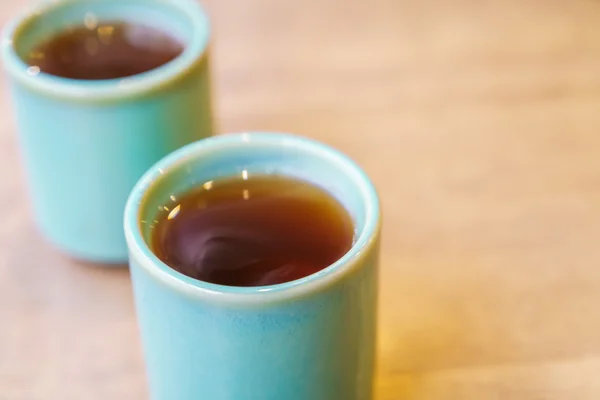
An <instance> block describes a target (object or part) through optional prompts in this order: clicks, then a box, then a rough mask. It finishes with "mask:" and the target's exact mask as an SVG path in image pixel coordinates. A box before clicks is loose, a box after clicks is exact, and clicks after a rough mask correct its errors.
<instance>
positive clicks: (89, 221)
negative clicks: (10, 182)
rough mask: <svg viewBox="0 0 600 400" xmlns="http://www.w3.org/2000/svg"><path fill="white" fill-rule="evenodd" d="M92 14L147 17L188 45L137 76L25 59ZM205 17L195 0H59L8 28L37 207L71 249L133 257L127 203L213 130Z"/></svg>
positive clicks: (48, 228)
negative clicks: (92, 75) (156, 169)
mask: <svg viewBox="0 0 600 400" xmlns="http://www.w3.org/2000/svg"><path fill="white" fill-rule="evenodd" d="M93 21H123V22H131V23H138V24H151V26H152V27H155V28H158V29H161V30H163V31H164V32H167V33H170V34H171V35H173V36H174V37H176V38H178V39H179V40H181V41H182V42H183V43H184V44H185V50H184V52H183V53H182V54H181V55H180V56H179V57H178V58H176V59H175V60H173V61H171V62H170V63H167V64H164V65H163V66H161V67H159V68H157V69H155V70H152V71H149V72H146V73H143V74H139V75H136V76H132V77H127V78H123V79H109V80H100V81H88V80H73V79H66V78H60V77H56V76H51V75H47V74H44V73H43V72H42V73H40V72H39V69H37V70H36V68H34V67H31V68H28V66H27V65H26V64H25V63H24V62H23V60H22V58H23V57H24V56H25V55H26V54H28V53H29V52H30V51H31V50H32V48H33V47H34V46H36V45H38V44H39V43H40V42H41V41H43V40H45V39H48V37H50V36H52V35H53V34H55V33H57V32H59V31H61V30H63V29H65V28H66V27H69V26H73V25H81V24H84V22H85V23H88V24H89V23H94V22H93ZM208 37H209V26H208V20H207V17H206V15H205V14H204V12H203V11H202V9H201V8H200V7H199V6H198V4H197V3H196V2H195V1H194V0H54V1H47V2H44V3H40V4H39V5H37V6H35V7H34V8H33V9H32V10H30V11H27V12H25V13H24V14H23V15H21V16H19V17H17V18H16V19H15V20H14V21H13V22H11V23H10V24H9V25H8V26H7V27H6V28H5V30H4V34H3V40H2V55H3V58H4V63H5V67H6V70H7V72H8V75H9V78H10V83H11V92H12V100H13V103H14V109H15V112H16V122H17V126H18V131H19V139H20V146H21V150H22V157H23V160H24V164H25V169H26V174H27V177H28V181H29V189H30V194H31V197H32V205H33V210H34V215H35V218H36V220H37V223H38V225H39V227H40V229H41V231H42V232H43V233H44V234H45V236H46V237H47V238H48V239H49V240H50V241H51V242H52V243H54V244H55V245H56V246H57V247H58V248H60V249H62V250H63V251H65V252H66V253H68V254H70V255H71V256H73V257H75V258H79V259H82V260H86V261H92V262H102V263H122V262H125V261H126V260H127V246H126V243H125V238H124V236H123V210H124V207H125V203H126V201H127V196H128V195H129V192H130V191H131V189H132V187H133V185H134V184H135V183H136V181H137V180H138V179H139V178H140V177H141V176H142V174H143V173H144V172H145V171H146V170H147V169H148V168H149V167H150V166H151V165H152V164H154V163H155V162H157V161H158V160H159V159H161V158H162V157H164V156H165V155H166V154H168V153H170V152H172V151H173V150H175V149H177V148H179V147H181V146H183V145H186V144H188V143H190V142H193V141H196V140H198V139H200V138H203V137H206V136H209V135H210V134H211V133H212V122H211V110H210V93H209V92H210V90H209V71H208V61H207V45H208Z"/></svg>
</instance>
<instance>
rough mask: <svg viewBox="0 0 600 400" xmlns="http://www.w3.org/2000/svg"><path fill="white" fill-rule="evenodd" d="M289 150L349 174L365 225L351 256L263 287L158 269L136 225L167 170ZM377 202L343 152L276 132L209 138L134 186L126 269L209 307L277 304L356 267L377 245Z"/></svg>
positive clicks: (360, 172) (129, 209) (325, 284)
mask: <svg viewBox="0 0 600 400" xmlns="http://www.w3.org/2000/svg"><path fill="white" fill-rule="evenodd" d="M248 143H253V144H257V145H260V146H267V147H268V146H272V147H276V146H292V147H297V148H301V149H302V150H304V151H306V152H307V153H309V154H314V155H315V156H316V157H321V158H326V159H327V160H328V161H329V162H332V163H335V164H336V165H337V166H339V167H341V168H342V170H343V171H344V172H345V173H348V174H351V176H352V178H353V181H354V182H355V184H356V187H357V191H358V192H359V193H360V195H361V197H362V201H363V202H364V205H365V210H366V212H365V214H366V215H365V220H364V225H363V227H362V229H361V231H360V234H359V236H358V238H357V239H356V241H355V243H354V244H353V245H352V247H351V248H350V250H349V251H348V252H347V253H346V254H345V255H344V256H342V257H341V258H340V259H338V260H337V261H336V262H334V263H333V264H331V265H329V266H328V267H326V268H324V269H322V270H321V271H319V272H316V273H314V274H311V275H308V276H306V277H303V278H300V279H297V280H294V281H290V282H285V283H281V284H276V285H268V286H252V287H237V286H226V285H218V284H213V283H208V282H204V281H200V280H197V279H194V278H190V277H188V276H186V275H184V274H181V273H180V272H177V271H175V270H174V269H172V268H170V267H169V266H167V265H166V264H165V263H163V262H162V261H161V260H160V259H159V258H158V257H157V256H156V255H154V253H153V252H152V251H151V249H150V248H149V246H148V244H147V243H146V241H145V240H144V238H143V236H142V233H141V229H140V223H139V213H140V211H141V207H142V205H143V203H144V199H145V195H146V193H147V192H148V190H150V189H151V188H152V187H153V185H154V184H155V183H156V182H157V181H158V180H159V179H160V178H161V177H162V176H163V175H164V174H166V173H168V171H169V170H174V169H178V168H180V167H181V166H182V165H184V164H186V163H187V162H188V161H189V160H192V159H197V158H198V157H202V156H203V155H204V154H211V153H214V152H216V151H228V150H233V149H236V148H239V147H240V146H244V145H247V144H248ZM379 207H380V206H379V198H378V195H377V192H376V189H375V187H374V185H373V183H372V182H371V180H370V179H369V177H368V176H367V174H366V173H365V172H364V171H363V169H362V168H361V167H360V166H359V165H358V164H356V162H355V161H353V160H352V159H350V158H349V157H348V156H346V155H345V154H343V153H342V152H340V151H338V150H336V149H334V148H332V147H330V146H328V145H326V144H323V143H321V142H318V141H315V140H313V139H309V138H305V137H301V136H297V135H292V134H287V133H279V132H252V133H248V132H241V133H230V134H223V135H217V136H213V137H210V138H207V139H202V140H199V141H196V142H193V143H191V144H188V145H186V146H184V147H182V148H180V149H178V150H175V151H174V152H173V153H171V154H169V155H167V156H166V157H164V158H163V159H162V160H160V161H158V162H157V163H156V164H154V165H153V166H152V167H151V168H150V169H149V170H148V171H147V172H146V173H145V174H144V175H143V176H142V178H140V180H139V181H138V182H137V184H136V185H135V186H134V188H133V190H132V191H131V194H130V196H129V198H128V200H127V205H126V207H125V213H124V230H125V237H126V241H127V244H128V247H129V256H130V263H131V262H132V261H133V260H136V262H137V265H139V266H140V267H141V268H143V269H144V270H146V272H147V273H148V274H150V275H151V276H152V277H153V278H155V279H156V280H158V281H159V282H161V283H163V284H166V285H168V286H170V287H171V288H174V289H175V290H176V291H178V292H180V293H184V294H186V295H188V296H191V297H194V298H204V299H210V300H212V301H220V302H233V303H237V304H244V305H252V304H264V303H266V302H269V301H281V300H286V299H291V298H297V297H302V296H303V295H306V294H309V293H314V292H316V291H319V290H321V289H324V288H326V287H328V286H330V285H332V284H333V283H335V282H336V281H339V280H340V279H341V278H342V277H344V276H346V275H347V274H349V273H352V272H353V271H355V270H356V269H357V268H359V267H360V265H361V263H362V262H363V261H364V259H365V258H367V257H368V256H369V255H370V254H371V253H372V250H373V247H374V246H375V245H376V243H377V241H378V238H379V233H380V225H381V215H380V209H379Z"/></svg>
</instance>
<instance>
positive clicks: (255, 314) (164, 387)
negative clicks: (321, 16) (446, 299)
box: [125, 133, 381, 400]
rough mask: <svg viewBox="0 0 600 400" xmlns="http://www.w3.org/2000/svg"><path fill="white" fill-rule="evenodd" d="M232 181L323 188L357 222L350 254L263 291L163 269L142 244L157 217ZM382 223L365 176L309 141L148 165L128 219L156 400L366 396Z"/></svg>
mask: <svg viewBox="0 0 600 400" xmlns="http://www.w3.org/2000/svg"><path fill="white" fill-rule="evenodd" d="M238 174H240V175H241V174H249V175H250V176H252V175H253V174H278V175H284V176H292V177H295V178H300V179H303V180H305V181H308V182H310V183H312V184H314V185H317V186H319V187H321V188H323V189H325V190H327V191H328V192H329V193H331V194H332V195H333V196H335V197H336V198H337V199H338V200H339V201H340V203H341V204H342V205H343V206H344V207H345V208H346V209H347V211H348V212H349V214H350V215H351V216H352V219H353V221H354V226H355V243H354V246H353V247H352V249H351V250H350V251H349V252H348V253H347V254H346V255H344V256H343V257H342V258H341V259H339V260H338V261H336V262H335V263H334V264H332V265H330V266H329V267H327V268H325V269H324V270H322V271H320V272H318V273H315V274H313V275H309V276H307V277H304V278H302V279H299V280H295V281H292V282H288V283H283V284H278V285H272V286H262V287H232V286H222V285H216V284H211V283H207V282H202V281H198V280H195V279H193V278H189V277H187V276H185V275H182V274H180V273H179V272H177V271H175V270H173V269H171V268H169V267H168V266H167V265H165V264H164V263H162V262H161V261H160V260H159V259H158V258H157V257H156V256H155V255H154V254H153V253H152V250H151V249H150V247H149V246H148V243H149V238H150V235H151V229H152V228H151V227H150V224H151V222H152V221H153V220H154V218H155V216H156V213H157V211H158V208H159V207H164V206H165V205H169V204H176V199H177V196H178V195H180V194H182V193H185V192H186V191H188V190H189V189H191V188H195V187H197V186H198V185H202V184H203V183H205V182H208V181H213V180H219V179H222V178H228V177H233V176H236V175H238ZM173 199H175V202H174V200H173ZM380 225H381V217H380V213H379V204H378V198H377V194H376V192H375V189H374V187H373V185H372V184H371V182H370V180H369V178H368V177H367V176H366V175H365V173H364V172H363V171H362V170H361V169H360V168H359V167H358V166H357V165H356V164H355V163H354V162H353V161H351V160H350V159H349V158H347V157H346V156H344V155H343V154H341V153H339V152H338V151H336V150H334V149H332V148H329V147H327V146H325V145H323V144H320V143H318V142H315V141H312V140H309V139H304V138H300V137H296V136H291V135H285V134H266V133H244V134H230V135H223V136H217V137H213V138H209V139H205V140H201V141H198V142H196V143H193V144H190V145H188V146H185V147H183V148H181V149H179V150H177V151H175V152H174V153H172V154H170V155H169V156H167V157H166V158H164V159H163V160H161V161H160V162H158V163H157V164H156V165H154V166H153V167H152V168H151V169H150V170H149V171H148V172H147V173H146V174H145V175H144V176H143V177H142V179H141V180H140V181H139V182H138V184H137V185H136V186H135V187H134V189H133V191H132V193H131V196H130V197H129V201H128V203H127V207H126V210H125V236H126V238H127V243H128V245H129V251H130V258H129V259H130V268H131V274H132V280H133V289H134V294H135V302H136V309H137V315H138V321H139V324H140V329H141V336H142V343H143V348H144V353H145V359H146V366H147V374H148V381H149V384H150V394H151V398H152V399H153V400H173V399H176V400H197V399H210V400H254V399H256V400H309V399H310V400H367V399H370V398H371V391H372V380H373V364H374V357H375V334H376V303H377V272H378V254H379V235H380Z"/></svg>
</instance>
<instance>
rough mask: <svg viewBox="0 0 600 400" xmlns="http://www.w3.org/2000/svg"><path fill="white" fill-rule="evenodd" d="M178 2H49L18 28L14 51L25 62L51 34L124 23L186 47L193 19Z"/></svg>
mask: <svg viewBox="0 0 600 400" xmlns="http://www.w3.org/2000/svg"><path fill="white" fill-rule="evenodd" d="M179 3H180V2H178V1H158V0H150V1H148V0H145V1H142V0H92V1H62V2H57V3H54V4H51V3H49V5H48V6H46V7H41V8H40V9H39V10H38V11H37V12H35V13H32V14H31V15H30V16H29V17H28V18H26V19H24V21H23V23H22V24H20V25H19V27H18V29H17V30H16V31H15V34H14V37H13V43H14V48H15V50H16V53H17V54H18V56H19V57H20V58H21V59H24V58H25V57H26V56H27V54H29V53H30V52H31V51H32V50H33V48H34V47H35V46H37V45H39V44H40V43H41V42H43V41H45V40H47V39H48V38H49V37H52V36H53V35H55V34H57V33H59V32H61V31H63V30H65V29H68V28H71V27H75V26H80V25H86V26H90V25H94V24H97V23H101V22H124V23H131V24H140V25H148V24H151V26H152V27H153V28H156V29H158V30H161V31H163V32H164V33H166V34H168V35H170V36H172V37H173V38H175V39H176V40H178V41H180V42H181V43H182V44H183V45H184V46H187V45H189V44H190V43H191V42H192V41H193V39H194V35H195V34H198V32H196V29H197V28H196V27H195V24H194V20H193V18H192V16H191V15H189V14H188V13H187V12H186V9H185V8H184V7H181V4H179Z"/></svg>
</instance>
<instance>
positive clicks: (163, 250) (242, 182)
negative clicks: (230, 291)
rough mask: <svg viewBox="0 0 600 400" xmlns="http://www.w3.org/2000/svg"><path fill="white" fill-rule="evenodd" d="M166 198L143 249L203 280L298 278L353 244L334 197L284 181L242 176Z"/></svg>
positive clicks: (247, 282)
mask: <svg viewBox="0 0 600 400" xmlns="http://www.w3.org/2000/svg"><path fill="white" fill-rule="evenodd" d="M244 178H246V179H244ZM171 200H173V201H172V202H171V203H170V204H168V205H165V208H164V211H163V212H160V213H159V215H158V216H157V217H156V219H155V223H154V225H153V228H152V235H151V243H150V246H151V248H152V250H153V252H154V253H155V254H156V255H157V256H158V257H159V258H160V259H161V260H162V261H163V262H164V263H165V264H167V265H168V266H170V267H171V268H173V269H175V270H176V271H179V272H181V273H182V274H185V275H187V276H189V277H192V278H195V279H198V280H202V281H206V282H210V283H216V284H221V285H228V286H263V285H273V284H278V283H283V282H289V281H292V280H296V279H300V278H302V277H305V276H308V275H311V274H314V273H316V272H318V271H320V270H322V269H324V268H326V267H327V266H329V265H331V264H332V263H334V262H335V261H336V260H338V259H339V258H340V257H342V256H343V255H344V254H345V253H346V252H347V251H348V250H350V248H351V247H352V244H353V240H354V225H353V222H352V219H351V218H350V215H349V214H348V213H347V211H346V210H345V208H344V207H343V206H342V205H341V204H340V203H338V201H337V200H336V199H335V198H334V197H333V196H331V195H330V194H329V193H327V192H326V191H324V190H323V189H320V188H318V187H316V186H313V185H312V184H309V183H307V182H304V181H300V180H297V179H292V178H289V177H282V176H269V175H267V176H264V175H263V176H255V177H248V175H247V174H245V175H243V177H241V178H232V179H226V180H222V181H214V182H213V181H210V182H206V183H204V184H203V185H202V186H201V187H198V188H196V189H194V190H191V191H190V192H188V193H184V194H183V195H180V196H177V197H175V196H173V197H172V198H171Z"/></svg>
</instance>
